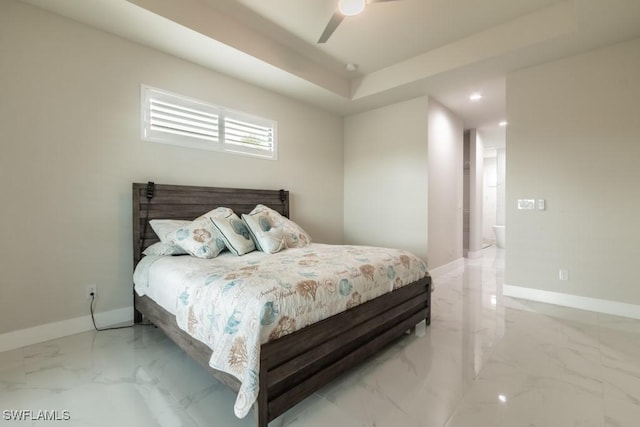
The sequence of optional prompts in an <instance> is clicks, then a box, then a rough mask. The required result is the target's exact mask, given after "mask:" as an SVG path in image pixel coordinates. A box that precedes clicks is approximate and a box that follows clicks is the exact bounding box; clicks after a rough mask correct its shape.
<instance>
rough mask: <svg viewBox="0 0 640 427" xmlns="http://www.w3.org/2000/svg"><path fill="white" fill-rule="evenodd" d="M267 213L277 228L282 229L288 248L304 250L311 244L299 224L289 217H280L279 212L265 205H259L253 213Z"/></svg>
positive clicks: (309, 238) (309, 237)
mask: <svg viewBox="0 0 640 427" xmlns="http://www.w3.org/2000/svg"><path fill="white" fill-rule="evenodd" d="M259 212H260V213H266V214H267V215H268V216H269V219H270V220H271V224H273V226H275V227H280V226H281V227H282V234H283V236H284V243H285V246H286V247H287V248H304V247H306V246H309V245H310V244H311V236H309V235H308V234H307V233H306V232H305V231H304V230H303V229H302V227H300V226H299V225H298V224H296V223H295V222H293V221H291V220H290V219H288V218H287V217H284V216H282V215H280V213H279V212H278V211H275V210H273V209H271V208H270V207H268V206H265V205H257V206H256V207H255V208H254V209H253V210H252V211H251V213H252V214H253V213H259Z"/></svg>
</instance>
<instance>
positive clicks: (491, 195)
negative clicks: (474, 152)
mask: <svg viewBox="0 0 640 427" xmlns="http://www.w3.org/2000/svg"><path fill="white" fill-rule="evenodd" d="M487 154H488V156H487ZM483 166H484V170H483V172H484V173H483V182H482V241H483V242H484V243H486V244H490V243H494V242H495V240H496V238H495V234H494V232H493V226H494V225H496V224H498V222H497V215H498V212H497V208H498V194H497V189H498V184H497V182H498V174H497V172H498V167H497V166H498V162H497V156H496V150H491V151H490V152H489V153H485V157H484V161H483Z"/></svg>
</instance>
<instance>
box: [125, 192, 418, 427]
mask: <svg viewBox="0 0 640 427" xmlns="http://www.w3.org/2000/svg"><path fill="white" fill-rule="evenodd" d="M258 204H262V205H266V206H269V207H270V208H272V209H274V210H276V211H277V212H279V213H280V214H281V215H283V216H284V217H289V193H288V192H287V191H284V190H249V189H233V188H213V187H192V186H176V185H155V186H153V189H151V188H150V186H149V185H148V184H141V183H135V184H133V256H134V260H133V261H134V266H137V265H138V263H140V261H141V259H142V256H143V255H142V252H143V250H144V249H145V248H147V247H149V246H150V245H151V244H153V243H155V242H157V241H158V240H159V239H158V237H157V236H156V235H155V233H154V232H153V230H152V229H151V227H149V226H148V223H149V221H151V220H153V219H176V220H192V219H194V218H195V217H198V216H199V215H201V214H203V213H204V212H207V211H210V210H211V209H213V208H216V207H219V206H225V207H228V208H230V209H232V210H233V211H234V212H236V213H237V214H238V215H240V214H243V213H245V214H248V213H249V212H250V211H252V210H253V209H254V207H255V206H256V205H258ZM285 252H286V251H285ZM292 254H293V251H292ZM307 255H308V254H307ZM258 256H260V255H255V257H258ZM176 258H181V257H176ZM248 259H249V260H251V259H252V258H248ZM257 259H258V258H257ZM133 294H134V308H135V320H136V322H141V321H142V320H143V319H144V320H146V321H149V322H151V323H153V324H155V325H156V326H157V327H158V328H160V329H162V330H163V331H164V332H165V334H166V335H167V336H168V337H169V338H170V339H172V340H173V341H174V342H175V343H176V344H177V345H178V346H180V347H181V348H182V349H183V350H184V351H185V352H187V353H188V354H189V355H190V356H191V357H192V358H194V359H195V360H196V361H197V362H198V363H200V364H201V365H202V366H203V368H204V369H205V370H207V371H208V372H210V373H211V375H213V376H214V377H215V378H217V379H218V380H219V381H221V382H222V383H224V384H226V385H227V386H229V387H230V388H231V389H233V390H234V391H235V392H239V391H240V390H241V387H242V383H241V381H239V380H238V379H237V377H236V376H234V375H231V374H230V373H226V372H223V371H220V370H216V369H213V368H211V367H210V365H209V362H210V359H211V357H212V353H213V352H212V350H211V349H210V347H209V346H207V345H206V344H205V343H204V342H202V341H200V340H198V339H195V338H193V337H192V336H191V335H189V334H188V333H187V332H185V331H184V330H183V329H182V328H180V327H179V326H178V322H179V321H180V318H179V316H177V315H176V314H174V313H172V312H171V311H169V310H167V309H165V308H163V306H162V305H161V304H159V303H158V302H156V301H154V300H153V299H151V298H150V297H149V296H147V295H139V294H138V293H137V292H136V291H134V292H133ZM314 299H315V295H314ZM347 307H350V306H347ZM430 309H431V279H430V277H429V275H428V274H427V273H426V272H425V273H424V275H423V277H420V278H419V279H417V280H414V281H412V282H411V283H408V284H403V286H402V287H398V288H397V289H394V290H393V291H391V292H387V293H384V294H382V295H380V296H378V297H375V298H373V299H370V300H368V301H366V302H363V303H361V304H357V305H354V306H353V307H350V308H348V309H347V310H346V311H343V312H340V313H338V314H335V315H332V316H331V317H328V318H325V319H323V320H320V321H318V322H316V323H312V324H309V325H308V326H305V327H303V328H301V329H298V330H296V331H295V332H293V333H290V334H287V335H284V336H280V337H274V338H273V339H272V340H270V341H268V342H265V343H262V344H261V345H260V347H259V363H258V364H257V366H258V370H257V372H256V383H257V384H258V386H259V388H258V389H257V390H258V391H257V399H256V400H255V403H254V404H253V408H254V414H255V425H256V426H257V427H266V426H268V423H269V422H270V421H272V420H273V419H275V418H276V417H278V416H279V415H281V414H282V413H284V412H285V411H287V410H288V409H290V408H291V407H293V406H294V405H295V404H297V403H298V402H300V401H301V400H303V399H304V398H306V397H307V396H309V395H311V394H312V393H314V392H315V391H317V390H318V389H320V388H321V387H323V386H324V385H326V384H327V383H329V382H330V381H331V380H333V379H334V378H336V377H338V376H339V375H340V374H342V373H344V372H345V371H347V370H349V369H350V368H352V367H354V366H356V365H358V364H359V363H361V362H362V361H364V360H365V359H367V358H368V357H370V356H371V355H373V354H374V353H376V352H377V351H379V350H381V349H382V348H384V347H385V346H387V345H389V344H391V343H392V342H393V341H395V340H397V339H398V338H400V337H401V336H402V335H403V334H405V332H406V331H407V330H410V329H412V328H413V327H415V325H416V324H418V323H420V322H422V321H426V323H427V324H429V323H430Z"/></svg>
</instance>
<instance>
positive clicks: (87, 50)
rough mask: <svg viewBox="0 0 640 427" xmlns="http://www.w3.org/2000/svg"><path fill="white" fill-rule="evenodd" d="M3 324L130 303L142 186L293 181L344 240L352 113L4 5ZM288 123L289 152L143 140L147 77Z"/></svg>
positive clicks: (0, 43)
mask: <svg viewBox="0 0 640 427" xmlns="http://www.w3.org/2000/svg"><path fill="white" fill-rule="evenodd" d="M0 58H1V59H0V129H1V130H2V139H1V140H0V144H1V155H0V180H1V182H2V185H1V186H0V200H1V203H2V208H1V211H0V212H1V214H0V215H1V217H0V219H1V221H0V224H2V225H0V235H1V236H2V239H3V244H2V245H0V247H1V249H0V270H1V271H2V274H1V275H0V333H3V332H7V331H15V330H18V329H22V328H28V327H31V326H35V325H40V324H45V323H49V322H54V321H61V320H65V319H70V318H75V317H79V316H84V315H86V314H88V305H87V300H86V299H85V286H86V285H87V284H97V285H98V293H99V302H98V306H97V309H98V311H106V310H113V309H117V308H123V307H128V306H130V305H131V294H132V285H131V271H132V261H131V257H132V255H131V252H132V243H131V183H132V182H134V181H142V182H146V181H147V180H153V181H155V182H157V183H174V184H187V185H191V184H194V185H211V186H229V187H252V188H271V189H279V188H286V189H288V190H290V191H291V202H292V206H291V211H292V217H293V219H294V220H296V221H297V222H299V223H300V224H301V225H302V226H303V227H304V228H305V229H306V230H307V231H308V232H309V233H310V234H311V236H312V237H313V238H314V240H316V241H320V242H329V243H341V242H342V220H343V218H342V215H343V206H342V204H343V146H342V139H343V120H342V118H341V117H339V116H336V115H333V114H329V113H326V112H323V111H320V110H318V109H315V108H312V107H309V106H306V105H303V104H300V103H299V102H295V101H293V100H290V99H288V98H285V97H283V96H279V95H276V94H274V93H272V92H269V91H265V90H262V89H259V88H256V87H254V86H251V85H248V84H245V83H242V82H240V81H238V80H235V79H232V78H229V77H225V76H223V75H220V74H217V73H214V72H212V71H210V70H207V69H204V68H202V67H199V66H195V65H193V64H191V63H188V62H185V61H182V60H178V59H176V58H174V57H171V56H168V55H165V54H162V53H159V52H157V51H154V50H152V49H149V48H146V47H142V46H140V45H137V44H133V43H131V42H128V41H125V40H123V39H120V38H117V37H114V36H111V35H108V34H106V33H103V32H100V31H97V30H93V29H91V28H89V27H86V26H84V25H80V24H77V23H75V22H73V21H70V20H67V19H64V18H60V17H58V16H56V15H52V14H49V13H48V12H44V11H42V10H39V9H35V8H32V7H30V6H28V5H25V4H23V3H19V2H14V1H11V0H3V1H1V2H0ZM141 83H145V84H149V85H152V86H157V87H160V88H164V89H167V90H170V91H173V92H177V93H182V94H185V95H188V96H191V97H195V98H199V99H203V100H208V101H210V102H213V103H218V104H222V105H225V106H228V107H230V108H233V109H237V110H240V111H245V112H248V113H252V114H256V115H259V116H264V117H268V118H271V119H275V120H277V121H278V132H279V160H278V161H269V160H261V159H253V158H250V157H243V156H234V155H230V154H222V153H216V152H209V151H198V150H192V149H185V148H180V147H172V146H167V145H162V144H153V143H145V142H141V141H140V137H139V134H140V130H139V119H140V112H139V110H140V105H139V97H140V95H139V92H140V84H141Z"/></svg>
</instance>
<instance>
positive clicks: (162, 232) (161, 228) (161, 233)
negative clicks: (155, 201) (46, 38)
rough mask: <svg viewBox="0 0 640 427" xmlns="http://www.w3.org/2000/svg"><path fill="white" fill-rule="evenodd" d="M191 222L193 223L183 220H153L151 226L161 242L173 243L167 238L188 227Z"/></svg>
mask: <svg viewBox="0 0 640 427" xmlns="http://www.w3.org/2000/svg"><path fill="white" fill-rule="evenodd" d="M190 222H191V221H185V220H181V219H152V220H151V221H149V225H150V226H151V229H152V230H153V231H154V232H155V233H156V235H157V236H158V238H159V239H160V241H161V242H163V243H172V242H171V241H170V240H168V239H167V236H168V235H169V234H170V233H171V232H173V231H176V230H177V229H178V228H180V227H184V226H186V225H188V224H189V223H190Z"/></svg>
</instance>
